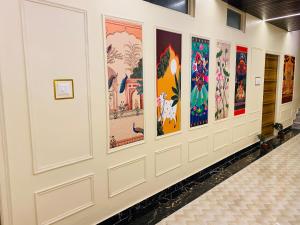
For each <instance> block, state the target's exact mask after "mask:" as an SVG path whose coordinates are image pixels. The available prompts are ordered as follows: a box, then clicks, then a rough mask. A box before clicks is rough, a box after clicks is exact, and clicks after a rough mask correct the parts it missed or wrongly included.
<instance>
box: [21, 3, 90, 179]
mask: <svg viewBox="0 0 300 225" xmlns="http://www.w3.org/2000/svg"><path fill="white" fill-rule="evenodd" d="M21 11H22V30H23V45H24V57H25V66H26V79H27V96H28V108H29V115H30V118H29V122H30V123H29V128H30V134H31V148H32V162H33V173H34V174H38V173H42V172H46V171H49V170H52V169H55V168H59V167H63V166H67V165H70V164H74V163H78V162H81V161H83V160H87V159H91V158H93V146H92V145H93V141H92V125H91V107H90V90H89V87H90V77H89V57H88V55H89V53H88V48H89V47H88V31H87V12H86V11H85V10H81V9H77V8H73V7H69V6H64V5H60V4H54V3H50V2H47V1H37V0H24V1H23V2H22V10H21ZM47 13H48V14H47ZM43 15H45V18H44V19H43ZM47 16H48V17H50V18H52V19H50V20H49V18H47ZM57 17H61V18H64V20H61V21H60V22H59V23H58V22H57V23H56V21H55V19H58V20H59V19H60V18H57ZM72 20H74V23H77V27H74V26H75V25H71V24H72ZM43 23H45V24H43ZM79 24H80V25H79ZM78 25H79V26H78ZM47 32H48V33H47ZM49 32H50V33H49ZM52 32H53V33H55V32H58V33H56V34H55V35H54V36H55V38H57V39H58V40H56V39H55V38H53V37H51V35H50V34H51V33H52ZM72 32H73V33H74V34H72ZM47 34H49V35H48V36H50V37H47ZM80 34H81V35H80ZM67 35H68V36H67ZM70 37H74V39H72V40H70ZM59 38H61V39H59ZM29 46H31V47H29ZM62 46H67V47H66V48H65V49H63V48H62ZM77 46H78V47H77ZM55 48H57V49H55ZM60 48H62V50H61V49H60ZM43 50H44V52H43ZM52 50H53V51H52ZM55 50H56V51H57V52H55ZM60 50H61V52H59V51H60ZM37 53H40V55H37ZM55 54H56V56H55ZM60 55H62V56H61V58H62V59H63V58H67V59H66V60H67V62H68V63H69V64H70V65H69V64H68V63H66V62H63V60H61V61H62V62H60V61H59V60H58V59H57V60H56V59H55V58H59V57H60ZM43 57H44V58H43ZM47 57H48V58H47ZM43 59H52V60H53V61H51V60H43ZM72 59H73V60H72ZM39 60H41V61H43V62H39ZM55 60H56V61H55ZM49 61H50V62H49ZM43 63H44V64H43ZM64 63H65V64H66V65H64ZM53 64H55V65H53ZM76 64H77V65H76ZM37 65H39V67H38V66H37ZM71 65H73V66H71ZM39 77H42V78H39ZM64 78H71V79H74V89H75V90H74V91H75V99H74V100H65V101H53V93H52V92H53V80H54V79H64ZM36 83H39V86H36ZM37 93H40V94H39V95H38V94H37ZM47 101H48V102H47ZM44 102H46V103H45V105H44V106H46V107H48V108H47V109H43V107H44V106H43V105H42V104H43V103H44ZM49 105H51V107H50V106H49ZM72 108H73V110H72V111H70V110H71V109H72ZM76 108H77V110H75V109H76ZM78 108H80V111H78ZM54 109H57V112H56V111H55V110H54ZM51 110H52V111H51ZM47 112H48V115H47ZM67 112H68V113H69V114H67ZM74 112H76V113H74ZM55 113H61V114H62V115H61V116H60V115H55ZM78 113H80V114H78ZM76 114H78V116H79V117H80V118H79V117H76ZM48 120H52V121H51V122H49V121H48ZM53 123H55V125H52V124H53ZM62 124H63V126H62ZM48 126H49V127H48ZM55 126H56V128H55ZM62 128H63V129H65V130H64V131H63V130H62ZM53 130H55V132H53ZM58 133H60V135H59V134H58ZM79 136H80V138H79ZM79 140H80V142H79ZM75 142H76V143H75ZM49 145H55V147H52V149H50V147H48V146H49ZM66 150H67V151H66ZM52 152H53V153H52ZM59 152H60V153H62V152H65V155H64V156H60V155H62V154H58V153H59ZM47 154H48V155H47Z"/></svg>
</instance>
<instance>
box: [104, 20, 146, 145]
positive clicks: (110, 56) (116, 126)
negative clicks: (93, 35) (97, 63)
mask: <svg viewBox="0 0 300 225" xmlns="http://www.w3.org/2000/svg"><path fill="white" fill-rule="evenodd" d="M104 26H105V48H106V49H105V51H106V52H105V56H106V81H107V90H106V91H107V96H108V102H107V104H108V106H107V107H108V117H109V122H108V127H109V128H108V132H109V149H110V150H117V149H118V148H122V147H124V146H128V145H130V144H133V143H136V142H141V141H143V140H144V93H143V49H142V41H143V40H142V24H140V23H137V22H133V21H128V20H123V19H119V18H113V17H104Z"/></svg>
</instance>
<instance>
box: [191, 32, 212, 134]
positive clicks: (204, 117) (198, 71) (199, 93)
mask: <svg viewBox="0 0 300 225" xmlns="http://www.w3.org/2000/svg"><path fill="white" fill-rule="evenodd" d="M208 76H209V40H207V39H203V38H199V37H192V55H191V80H190V82H191V90H190V127H191V128H192V127H197V126H200V125H203V124H207V123H208V83H209V82H208V81H209V79H208Z"/></svg>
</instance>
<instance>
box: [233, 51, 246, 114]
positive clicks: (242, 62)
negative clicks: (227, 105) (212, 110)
mask: <svg viewBox="0 0 300 225" xmlns="http://www.w3.org/2000/svg"><path fill="white" fill-rule="evenodd" d="M247 53H248V49H247V48H245V47H242V46H237V48H236V76H235V95H234V96H235V98H234V115H235V116H237V115H241V114H245V112H246V84H247Z"/></svg>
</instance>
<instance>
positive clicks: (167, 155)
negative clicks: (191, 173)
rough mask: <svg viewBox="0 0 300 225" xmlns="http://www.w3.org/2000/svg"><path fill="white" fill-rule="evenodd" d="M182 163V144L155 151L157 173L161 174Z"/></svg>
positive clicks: (157, 174)
mask: <svg viewBox="0 0 300 225" xmlns="http://www.w3.org/2000/svg"><path fill="white" fill-rule="evenodd" d="M181 165H182V144H177V145H174V146H171V147H167V148H165V149H162V150H159V151H156V152H155V175H156V176H157V177H158V176H161V175H164V174H166V173H168V172H170V171H172V170H175V169H177V168H179V167H180V166H181Z"/></svg>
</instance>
